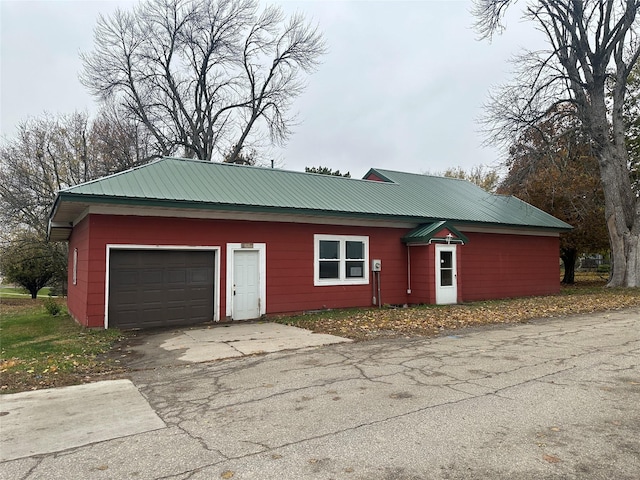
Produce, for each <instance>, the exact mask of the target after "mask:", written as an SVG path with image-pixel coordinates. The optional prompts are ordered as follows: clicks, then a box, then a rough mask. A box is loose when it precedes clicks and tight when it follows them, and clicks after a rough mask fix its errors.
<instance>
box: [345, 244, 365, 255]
mask: <svg viewBox="0 0 640 480" xmlns="http://www.w3.org/2000/svg"><path fill="white" fill-rule="evenodd" d="M347 258H364V243H362V242H347Z"/></svg>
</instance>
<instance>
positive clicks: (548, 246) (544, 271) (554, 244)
mask: <svg viewBox="0 0 640 480" xmlns="http://www.w3.org/2000/svg"><path fill="white" fill-rule="evenodd" d="M467 237H468V238H469V243H467V244H466V245H463V246H462V247H459V251H460V254H459V258H460V257H461V261H460V264H459V272H461V273H462V281H461V282H460V284H459V285H460V288H461V292H459V298H461V299H462V301H465V302H470V301H474V300H486V299H496V298H507V297H520V296H528V295H548V294H554V293H558V292H559V291H560V264H559V243H558V238H557V237H538V236H529V235H496V234H487V233H469V234H467Z"/></svg>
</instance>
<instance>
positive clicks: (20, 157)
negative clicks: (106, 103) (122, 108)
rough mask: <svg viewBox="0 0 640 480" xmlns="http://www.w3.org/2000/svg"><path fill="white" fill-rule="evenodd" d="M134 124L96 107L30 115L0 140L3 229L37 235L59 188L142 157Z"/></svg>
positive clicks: (44, 227) (130, 164)
mask: <svg viewBox="0 0 640 480" xmlns="http://www.w3.org/2000/svg"><path fill="white" fill-rule="evenodd" d="M134 127H135V126H132V125H128V124H121V123H120V124H119V123H116V121H115V120H114V119H112V118H111V117H110V116H109V115H108V114H107V113H105V112H102V113H101V114H100V115H99V116H98V117H97V118H96V119H95V120H93V121H91V120H90V119H89V117H88V115H87V114H86V113H80V112H75V113H72V114H69V115H57V116H53V115H48V114H45V115H43V116H41V117H38V118H30V119H28V120H26V121H23V122H21V123H20V125H19V126H18V130H17V133H16V135H15V136H14V137H11V138H9V139H7V140H4V141H3V142H2V144H0V221H1V223H2V225H3V227H4V229H5V230H7V231H11V230H16V229H20V228H27V229H29V230H31V231H36V232H38V233H39V234H41V235H42V236H44V234H45V233H46V231H47V219H48V216H49V210H50V208H51V206H52V204H53V201H54V200H55V197H56V194H57V193H58V191H59V190H61V189H63V188H67V187H70V186H72V185H77V184H79V183H83V182H86V181H89V180H93V179H94V178H97V177H100V176H103V175H106V174H110V173H116V172H118V171H121V170H125V169H127V168H130V167H133V166H135V165H138V164H140V163H143V162H145V161H147V160H148V156H145V155H144V152H143V149H142V147H140V143H139V139H138V138H137V136H136V130H135V128H134Z"/></svg>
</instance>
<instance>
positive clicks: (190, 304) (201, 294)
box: [109, 250, 215, 329]
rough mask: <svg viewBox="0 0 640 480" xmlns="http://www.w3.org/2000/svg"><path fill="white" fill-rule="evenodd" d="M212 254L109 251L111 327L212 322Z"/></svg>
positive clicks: (191, 251)
mask: <svg viewBox="0 0 640 480" xmlns="http://www.w3.org/2000/svg"><path fill="white" fill-rule="evenodd" d="M214 255H215V254H214V252H211V251H193V250H190V251H189V250H111V255H110V261H109V326H110V327H117V328H123V329H127V328H151V327H168V326H179V325H193V324H197V323H203V322H209V321H211V320H213V282H214V278H213V268H214V262H215V256H214Z"/></svg>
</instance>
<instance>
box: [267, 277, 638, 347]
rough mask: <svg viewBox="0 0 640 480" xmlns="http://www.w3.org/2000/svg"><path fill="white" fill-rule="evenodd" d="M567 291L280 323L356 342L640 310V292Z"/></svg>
mask: <svg viewBox="0 0 640 480" xmlns="http://www.w3.org/2000/svg"><path fill="white" fill-rule="evenodd" d="M571 288H572V287H567V289H565V291H564V293H563V294H561V295H554V296H545V297H529V298H516V299H509V300H499V301H487V302H476V303H471V304H467V305H464V304H463V305H449V306H435V305H428V306H427V305H425V306H418V307H409V308H402V307H397V308H394V307H383V308H380V309H377V308H372V309H358V310H350V311H344V310H336V311H325V312H321V313H313V314H308V315H300V316H296V317H290V318H286V317H282V318H279V319H277V321H278V322H280V323H285V324H289V325H296V326H299V327H302V328H307V329H310V330H312V331H314V332H316V333H328V334H332V335H339V336H342V337H347V338H352V339H354V340H366V339H370V338H377V337H396V336H418V335H420V336H433V335H438V334H440V333H442V332H444V331H451V330H457V329H461V328H466V327H472V326H479V325H490V324H500V323H520V322H526V321H527V320H532V319H536V318H549V317H559V316H565V315H574V314H579V313H591V312H600V311H607V310H617V309H622V308H629V307H637V306H640V289H638V288H635V289H605V288H598V289H595V291H594V290H591V289H589V290H588V291H585V292H581V291H580V290H579V289H576V290H575V291H571V290H570V289H571Z"/></svg>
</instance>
